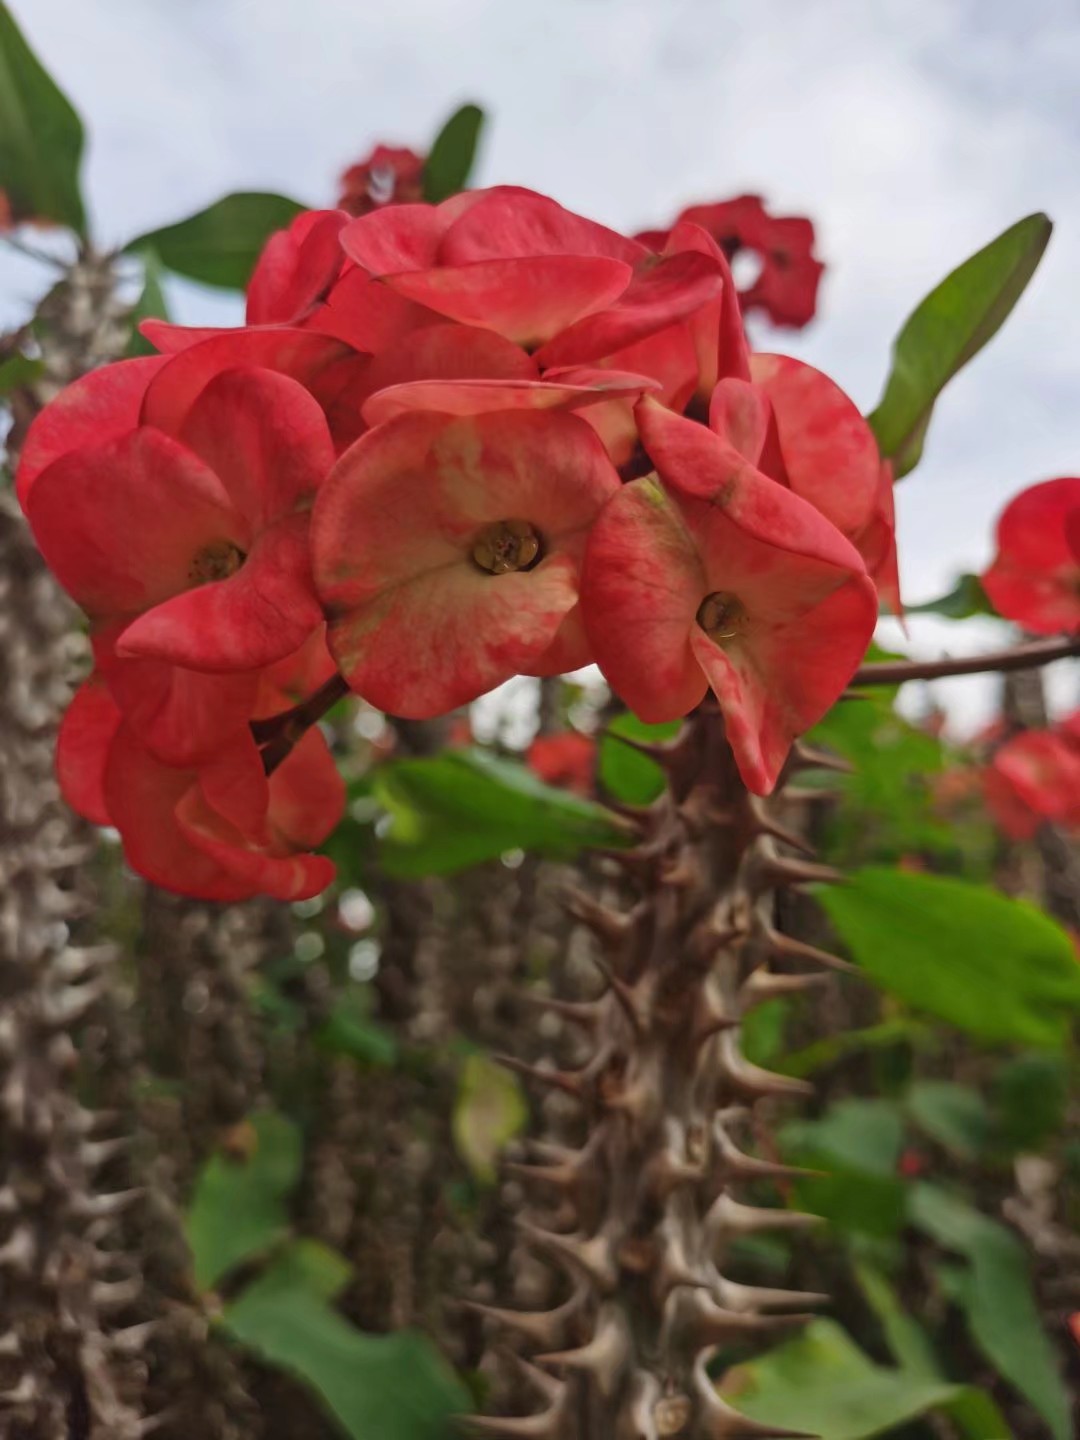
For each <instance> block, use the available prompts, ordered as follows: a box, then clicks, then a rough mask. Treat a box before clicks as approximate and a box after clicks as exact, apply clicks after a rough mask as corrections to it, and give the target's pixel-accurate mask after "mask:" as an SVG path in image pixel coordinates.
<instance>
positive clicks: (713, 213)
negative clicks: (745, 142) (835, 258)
mask: <svg viewBox="0 0 1080 1440" xmlns="http://www.w3.org/2000/svg"><path fill="white" fill-rule="evenodd" d="M679 221H691V222H692V223H693V224H695V225H700V226H701V228H702V229H703V230H707V231H708V233H709V234H710V235H711V236H712V237H713V239H714V240H715V241H716V242H717V244H718V245H719V246H720V248H721V250H723V252H724V254H725V255H726V256H727V258H728V259H729V260H733V259H734V258H735V256H736V255H739V254H741V253H743V252H745V251H749V252H750V253H751V254H752V255H755V256H756V257H757V259H758V261H759V263H760V267H761V268H760V270H759V271H758V274H757V275H756V277H755V278H754V280H753V281H752V282H751V283H750V284H749V285H747V286H746V287H745V288H744V289H743V290H742V291H741V292H740V297H739V298H740V300H741V302H742V308H743V311H744V313H746V314H749V313H750V312H751V311H753V310H761V311H762V312H763V313H764V314H766V315H767V316H768V317H769V319H770V320H771V321H772V323H773V324H774V325H785V326H788V327H790V328H792V329H795V330H800V329H802V327H803V326H804V325H807V324H809V322H810V321H811V320H812V319H813V318H814V312H815V310H816V308H817V293H818V285H819V283H820V281H821V276H822V273H823V271H824V269H825V267H824V265H822V263H821V261H820V260H818V259H817V258H816V257H815V256H814V253H813V251H814V227H813V225H812V223H811V222H810V221H809V220H806V219H803V218H801V217H798V216H776V215H770V214H769V212H768V211H767V210H766V209H765V206H764V204H763V203H762V200H761V197H760V196H759V195H740V196H738V197H737V198H736V199H734V200H721V201H718V202H716V203H715V204H712V205H691V206H690V207H689V209H686V210H684V211H683V212H682V214H681V215H680V216H679ZM666 237H667V232H665V231H648V232H646V233H645V234H644V235H642V236H640V237H639V238H640V239H642V240H644V241H645V242H646V243H648V244H651V245H653V246H655V247H656V248H657V249H659V248H661V246H662V245H663V243H664V241H665V239H666Z"/></svg>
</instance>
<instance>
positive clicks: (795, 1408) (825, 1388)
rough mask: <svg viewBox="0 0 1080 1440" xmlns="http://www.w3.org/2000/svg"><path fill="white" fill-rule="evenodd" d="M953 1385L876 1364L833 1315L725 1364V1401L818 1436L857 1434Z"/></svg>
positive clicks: (856, 1439)
mask: <svg viewBox="0 0 1080 1440" xmlns="http://www.w3.org/2000/svg"><path fill="white" fill-rule="evenodd" d="M957 1391H958V1387H957V1386H955V1385H951V1384H949V1383H948V1381H944V1380H940V1379H937V1378H935V1377H933V1376H928V1375H920V1374H918V1373H914V1374H913V1373H911V1372H908V1371H903V1370H890V1369H888V1368H887V1367H886V1366H883V1365H876V1364H875V1363H874V1362H873V1361H872V1360H871V1359H870V1358H869V1357H868V1356H867V1355H865V1354H864V1353H863V1352H862V1351H861V1350H860V1349H859V1347H858V1346H857V1345H856V1344H855V1342H854V1341H853V1340H852V1339H851V1337H850V1336H849V1335H848V1334H847V1333H846V1332H845V1331H844V1330H842V1329H841V1328H840V1326H839V1325H837V1324H836V1323H835V1321H832V1320H815V1321H814V1322H813V1324H811V1325H808V1326H807V1328H806V1329H805V1330H804V1331H803V1333H802V1334H801V1335H800V1336H799V1338H798V1339H797V1340H792V1341H789V1342H788V1344H786V1345H781V1346H780V1347H779V1348H778V1349H775V1350H771V1351H769V1353H768V1354H767V1355H763V1356H762V1357H761V1358H760V1359H759V1360H754V1361H751V1362H750V1363H749V1364H747V1365H740V1366H738V1367H737V1368H736V1369H735V1370H733V1371H730V1372H729V1375H728V1377H727V1379H726V1381H725V1384H724V1387H723V1392H722V1393H723V1395H724V1397H725V1399H727V1400H728V1402H729V1403H730V1404H732V1405H734V1406H735V1407H736V1409H738V1410H739V1411H741V1412H742V1413H743V1414H744V1415H748V1416H749V1417H750V1418H751V1419H752V1420H759V1421H763V1422H764V1423H766V1424H768V1425H775V1426H776V1427H777V1428H781V1427H782V1428H785V1429H786V1428H790V1429H792V1430H797V1431H806V1432H809V1433H811V1434H814V1435H818V1436H820V1437H821V1440H863V1437H865V1436H869V1435H880V1434H882V1433H883V1432H884V1431H887V1430H892V1429H894V1428H895V1427H896V1426H897V1425H903V1424H906V1423H907V1422H908V1421H911V1420H915V1419H917V1418H918V1417H919V1416H920V1415H925V1414H926V1413H927V1411H929V1410H933V1409H936V1408H937V1407H939V1406H941V1405H944V1404H947V1403H948V1402H949V1401H951V1400H953V1399H954V1398H955V1396H956V1394H957Z"/></svg>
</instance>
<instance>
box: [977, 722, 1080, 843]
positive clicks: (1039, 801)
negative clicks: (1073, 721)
mask: <svg viewBox="0 0 1080 1440" xmlns="http://www.w3.org/2000/svg"><path fill="white" fill-rule="evenodd" d="M983 790H984V794H985V796H986V802H987V805H988V806H989V808H990V812H991V814H992V815H993V816H994V818H995V820H996V821H997V823H998V825H999V826H1000V827H1001V829H1002V830H1003V831H1004V832H1005V834H1006V835H1008V836H1009V837H1010V839H1013V840H1027V839H1030V837H1031V836H1032V835H1034V834H1035V831H1036V830H1037V829H1038V828H1039V826H1040V825H1041V824H1042V822H1043V821H1044V820H1049V821H1051V822H1053V823H1054V824H1058V825H1065V826H1073V825H1077V824H1080V749H1078V748H1077V747H1076V745H1075V744H1074V743H1071V741H1070V737H1069V735H1068V734H1067V733H1066V734H1059V733H1055V732H1054V731H1051V730H1025V731H1023V732H1022V733H1021V734H1019V735H1015V736H1013V738H1012V739H1011V740H1006V742H1005V743H1004V745H1002V746H1000V748H999V749H998V750H997V751H996V752H995V754H994V756H993V758H992V759H991V761H990V764H989V765H988V766H987V768H986V770H985V772H984V775H983Z"/></svg>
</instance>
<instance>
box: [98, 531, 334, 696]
mask: <svg viewBox="0 0 1080 1440" xmlns="http://www.w3.org/2000/svg"><path fill="white" fill-rule="evenodd" d="M307 534H308V517H307V516H306V515H291V516H287V517H286V518H285V519H284V520H279V521H278V522H277V523H276V524H274V525H271V526H270V527H269V529H267V530H264V531H263V532H262V533H261V534H260V535H258V536H257V537H256V539H255V541H254V543H253V544H252V546H251V549H250V551H249V553H248V554H247V556H246V558H245V559H244V561H243V563H242V564H241V566H240V568H239V569H238V570H237V571H236V572H235V574H233V575H230V576H229V578H228V579H226V580H214V581H211V582H210V583H208V584H204V585H197V586H196V587H195V588H194V589H190V590H185V591H184V592H183V593H182V594H179V595H174V596H173V597H172V599H169V600H165V601H164V602H163V603H161V604H159V605H155V606H154V607H153V609H149V610H147V611H145V613H144V614H142V615H140V616H139V617H138V619H137V620H134V621H133V622H132V624H131V625H129V626H128V628H127V629H126V630H125V631H124V633H123V634H122V635H121V636H120V638H119V640H118V641H117V651H118V653H119V654H120V655H121V656H144V657H148V658H150V659H155V660H167V661H169V662H170V663H171V664H173V665H181V666H183V667H185V668H186V669H190V670H206V671H211V672H226V673H227V672H230V671H234V670H254V669H258V668H259V667H261V666H263V665H270V664H272V663H273V662H274V661H275V660H281V659H282V658H283V657H284V656H286V655H288V654H290V653H291V652H292V651H293V650H296V649H298V648H299V647H300V646H301V645H302V644H303V643H304V641H305V640H306V639H307V638H308V636H309V635H310V634H311V632H312V631H313V630H314V629H316V628H317V626H318V625H319V624H320V622H321V620H322V611H321V609H320V608H319V602H318V601H317V600H316V598H315V594H314V591H313V588H312V584H311V570H310V561H309V557H308V545H307Z"/></svg>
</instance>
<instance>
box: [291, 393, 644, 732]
mask: <svg viewBox="0 0 1080 1440" xmlns="http://www.w3.org/2000/svg"><path fill="white" fill-rule="evenodd" d="M618 485H619V481H618V476H617V475H616V473H615V471H614V469H613V468H612V466H611V464H610V462H609V460H608V458H607V456H606V455H605V453H604V450H603V448H602V446H601V445H600V443H599V441H598V440H597V439H596V436H595V435H594V434H593V432H592V431H591V430H590V429H589V427H588V426H587V425H586V424H585V423H584V422H583V421H581V420H579V419H577V418H576V417H575V416H573V415H565V414H561V413H558V412H552V413H532V412H528V411H518V410H509V411H503V412H499V413H494V414H483V415H475V416H469V417H463V418H461V419H453V418H451V417H449V416H446V415H434V414H422V413H418V414H406V415H402V416H400V417H399V418H397V419H395V420H390V421H387V422H386V423H385V424H383V425H380V426H379V427H378V429H377V430H374V431H372V432H371V433H370V434H368V435H366V436H364V438H363V439H361V440H359V441H357V443H356V444H355V445H354V446H353V447H352V448H351V449H350V450H348V451H347V452H346V453H345V455H344V456H343V457H342V458H341V460H340V461H339V462H338V464H337V466H336V467H335V469H334V470H333V472H332V473H331V475H330V477H329V479H328V480H327V482H326V484H325V486H324V487H323V490H322V492H321V493H320V496H319V499H318V502H317V504H316V506H315V512H314V515H313V518H312V531H311V541H312V553H313V564H314V573H315V582H316V585H317V587H318V591H319V595H320V597H321V599H322V601H323V605H324V606H325V608H326V612H327V615H328V617H329V645H330V649H331V651H332V652H333V654H334V656H335V658H336V659H337V662H338V665H339V667H340V669H341V672H342V674H343V675H344V676H345V678H346V680H347V681H348V682H349V684H350V685H351V686H352V688H353V689H354V690H355V691H357V693H358V694H360V695H362V696H363V697H364V698H365V699H366V700H369V701H370V702H371V703H372V704H373V705H376V706H378V707H379V708H380V709H383V710H387V711H390V712H391V713H392V714H395V715H403V716H407V717H410V718H424V717H427V716H432V715H437V714H439V713H441V712H443V711H446V710H452V709H454V708H455V707H456V706H458V705H463V704H465V703H466V702H467V701H469V700H472V699H475V698H476V696H478V695H481V694H483V693H484V691H486V690H489V689H491V688H492V686H494V685H498V684H499V683H501V682H502V681H503V680H507V679H509V678H510V677H511V676H512V675H515V674H518V673H524V674H557V673H559V672H560V671H563V670H568V669H573V668H576V667H577V666H579V665H583V664H585V663H586V662H587V660H588V658H589V656H588V650H587V647H586V645H585V641H584V635H583V632H582V630H581V625H580V620H579V617H578V613H577V598H578V590H577V582H578V569H579V565H580V557H581V552H582V550H583V548H584V544H585V537H586V532H587V529H588V526H589V525H590V524H591V522H592V520H593V519H594V517H595V516H596V513H597V511H598V510H599V509H600V507H601V505H602V504H603V502H604V501H605V500H606V499H607V498H608V497H609V496H610V495H611V494H613V493H614V492H615V491H617V490H618Z"/></svg>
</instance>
